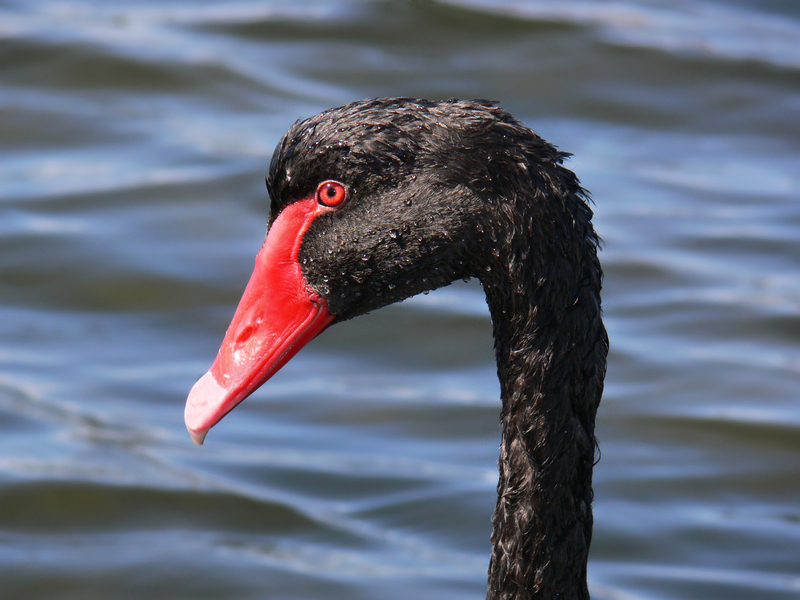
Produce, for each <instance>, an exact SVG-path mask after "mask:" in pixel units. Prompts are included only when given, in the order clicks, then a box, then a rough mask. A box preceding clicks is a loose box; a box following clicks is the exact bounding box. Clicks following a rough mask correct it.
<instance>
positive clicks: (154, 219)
mask: <svg viewBox="0 0 800 600" xmlns="http://www.w3.org/2000/svg"><path fill="white" fill-rule="evenodd" d="M384 95H410V96H422V97H431V98H447V97H451V96H455V97H462V98H472V97H479V98H490V99H496V100H499V101H501V102H502V104H503V106H505V107H506V108H508V109H509V110H510V111H512V112H513V113H514V114H515V115H516V116H518V117H519V118H521V119H522V120H524V121H525V122H526V123H528V124H529V125H530V126H531V127H533V128H534V129H535V130H537V131H538V132H539V133H541V134H542V135H543V136H544V137H546V138H547V139H549V140H551V141H553V142H554V143H556V144H557V145H558V146H559V147H561V148H562V149H564V150H568V151H570V152H573V153H574V154H575V158H574V159H573V160H572V161H571V163H570V166H571V167H572V168H573V169H574V170H576V172H577V173H578V174H579V176H580V177H581V179H582V181H583V183H584V185H586V186H587V187H588V188H589V189H590V190H591V191H592V192H593V195H594V199H595V201H596V220H595V222H596V226H597V228H598V230H599V232H600V233H601V235H602V236H603V238H604V239H605V249H604V251H603V253H602V259H603V261H604V266H605V270H606V280H605V295H604V304H605V311H606V316H607V326H608V330H609V334H610V337H611V340H612V352H611V355H610V364H609V372H608V380H607V391H606V394H605V397H604V400H603V403H602V405H601V410H600V414H599V420H598V432H597V433H598V436H599V438H600V442H601V448H602V460H601V461H600V463H599V465H598V467H597V468H596V471H595V490H596V501H595V522H596V530H595V537H594V542H593V547H592V553H591V561H590V570H589V578H590V587H591V589H592V592H593V595H594V597H595V598H599V599H619V600H634V599H636V600H639V599H648V600H662V599H676V600H677V599H702V600H708V599H717V598H719V599H726V600H736V599H748V600H749V599H754V598H758V599H769V600H778V599H788V598H798V597H800V404H798V390H800V4H798V3H797V2H796V1H794V0H785V1H782V2H781V1H779V0H772V1H761V2H759V1H756V0H728V1H722V0H719V1H716V2H714V1H711V0H691V1H689V0H638V1H632V2H600V1H590V0H584V1H581V0H564V1H560V2H544V1H542V2H522V1H517V2H515V1H511V0H509V1H498V2H492V1H490V0H462V1H452V2H399V1H395V2H392V1H384V2H367V1H362V2H345V1H339V2H336V1H330V0H321V1H318V2H290V1H288V0H286V1H282V2H277V1H274V2H265V1H262V2H256V1H253V0H241V1H238V2H222V1H220V0H216V1H208V2H189V1H179V0H157V1H156V0H153V1H151V2H130V3H123V2H112V1H107V0H105V1H101V0H94V1H91V0H83V1H74V2H67V1H59V0H25V1H22V0H18V1H14V0H0V597H2V598H10V599H25V600H29V599H30V600H39V599H42V600H44V599H48V600H51V599H65V600H66V599H70V600H71V599H75V600H85V599H98V600H100V599H102V600H117V599H140V598H153V599H155V598H159V599H162V598H163V599H193V600H196V599H217V598H219V599H251V598H253V599H255V598H259V599H260V598H264V599H283V598H285V599H290V598H291V599H296V598H309V599H314V598H319V599H323V598H324V599H331V598H334V599H337V598H339V599H350V600H352V599H401V598H402V599H408V598H418V599H427V598H430V599H442V598H449V599H459V600H462V599H466V598H474V599H478V598H482V597H483V596H484V594H485V585H486V575H485V573H486V566H487V562H488V555H489V532H490V522H489V517H490V514H491V511H492V508H493V506H494V487H495V481H496V471H495V463H496V460H497V454H498V450H497V448H498V444H499V436H500V432H499V428H498V415H499V399H498V395H499V387H498V384H497V381H496V377H495V367H494V364H493V356H492V350H491V339H490V336H491V333H490V325H489V319H488V312H487V309H486V308H485V306H484V302H483V297H482V292H481V290H480V287H479V286H477V285H473V284H461V283H459V284H458V285H456V286H453V287H450V288H446V289H444V290H440V291H438V292H435V293H432V294H430V295H427V296H421V297H419V298H415V299H412V300H410V301H407V302H405V303H404V304H402V305H399V306H395V307H391V308H388V309H385V310H383V311H380V312H378V313H376V314H374V315H370V316H368V317H365V318H362V319H360V320H356V321H354V322H348V323H346V324H342V325H338V326H336V327H334V328H332V329H331V330H329V331H328V332H326V333H325V334H324V335H323V336H322V337H321V338H320V339H318V340H317V341H315V342H314V343H313V344H312V345H311V346H309V347H308V348H307V349H306V350H305V351H303V352H302V353H301V354H300V355H299V356H298V357H297V358H296V359H295V360H294V361H293V362H291V363H290V364H289V365H288V366H287V367H286V368H285V369H284V370H283V372H281V373H280V374H279V375H278V376H276V377H275V378H274V379H273V380H272V381H271V382H270V383H269V384H268V385H267V386H265V387H264V388H263V389H262V390H261V391H260V392H258V393H257V394H256V395H255V396H254V397H252V398H251V399H249V400H248V401H247V402H245V403H244V404H243V405H241V406H240V407H239V408H238V409H237V410H236V411H235V412H234V413H232V414H231V415H230V416H229V417H228V418H227V419H225V420H224V421H223V422H222V424H221V425H220V426H218V427H217V428H215V429H214V430H213V431H212V432H211V434H210V435H209V437H208V440H207V442H206V445H205V446H204V447H202V448H198V447H195V446H194V445H192V443H191V442H190V440H189V437H188V435H187V433H186V431H185V430H184V426H183V418H182V417H183V404H184V399H185V397H186V393H187V392H188V390H189V388H190V387H191V385H192V384H193V383H194V381H195V380H196V379H197V377H199V376H200V375H201V374H202V373H203V372H204V371H205V370H206V368H207V367H208V366H209V364H210V362H211V360H212V359H213V357H214V355H215V353H216V351H217V348H218V346H219V342H220V340H221V338H222V335H223V333H224V331H225V328H226V326H227V324H228V321H229V319H230V316H231V314H232V311H233V308H234V307H235V305H236V302H237V300H238V298H239V295H240V293H241V291H242V289H243V288H244V284H245V282H246V281H247V278H248V277H249V273H250V270H251V267H252V264H253V257H254V255H255V252H256V250H257V249H258V246H259V245H260V242H261V240H262V238H263V235H264V230H265V225H266V215H267V202H266V192H265V189H264V184H263V179H264V176H265V171H266V165H267V161H268V158H269V156H270V155H271V152H272V148H273V147H274V144H275V143H276V142H277V140H278V138H279V136H280V135H281V134H282V133H283V131H284V130H285V129H286V128H287V127H288V125H290V124H291V123H292V122H293V121H294V120H295V119H297V118H299V117H304V116H308V115H310V114H313V113H315V112H317V111H319V110H321V109H324V108H326V107H329V106H333V105H337V104H341V103H344V102H348V101H351V100H354V99H358V98H363V97H370V96H384Z"/></svg>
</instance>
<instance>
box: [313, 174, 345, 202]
mask: <svg viewBox="0 0 800 600" xmlns="http://www.w3.org/2000/svg"><path fill="white" fill-rule="evenodd" d="M346 198H347V189H346V188H345V187H344V186H343V185H342V184H341V183H339V182H338V181H333V180H329V181H323V182H322V183H320V184H319V187H317V202H319V203H320V204H324V205H325V206H339V205H340V204H341V203H342V202H344V201H345V199H346Z"/></svg>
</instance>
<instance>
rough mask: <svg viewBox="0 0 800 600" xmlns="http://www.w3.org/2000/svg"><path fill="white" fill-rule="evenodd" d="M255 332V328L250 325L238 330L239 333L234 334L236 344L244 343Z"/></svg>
mask: <svg viewBox="0 0 800 600" xmlns="http://www.w3.org/2000/svg"><path fill="white" fill-rule="evenodd" d="M255 332H256V328H255V327H253V326H252V325H248V326H247V327H245V328H244V329H242V330H241V331H240V332H239V335H237V336H236V344H237V345H239V346H241V345H242V344H244V343H246V342H247V340H249V339H250V338H251V337H253V334H254V333H255Z"/></svg>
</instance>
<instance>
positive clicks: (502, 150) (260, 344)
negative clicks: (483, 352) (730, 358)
mask: <svg viewBox="0 0 800 600" xmlns="http://www.w3.org/2000/svg"><path fill="white" fill-rule="evenodd" d="M567 156H568V155H567V154H565V153H563V152H559V151H557V150H556V149H555V147H553V146H551V145H550V144H548V143H547V142H546V141H544V140H543V139H542V138H540V137H539V136H537V135H536V134H535V133H533V132H532V131H531V130H530V129H528V128H527V127H525V126H524V125H522V124H521V123H520V122H518V121H517V120H515V119H514V118H513V117H512V116H511V115H509V114H508V113H507V112H505V111H503V110H502V109H500V108H498V107H496V106H495V105H494V103H491V102H485V101H456V100H449V101H446V102H431V101H427V100H415V99H409V98H398V99H377V100H367V101H361V102H355V103H353V104H349V105H347V106H342V107H339V108H333V109H330V110H327V111H325V112H323V113H321V114H319V115H317V116H314V117H311V118H309V119H306V120H304V121H298V122H297V123H295V124H294V125H293V126H292V127H291V128H290V129H289V131H288V132H287V133H286V134H285V135H284V137H283V139H282V140H281V141H280V143H279V144H278V147H277V148H276V149H275V153H274V155H273V156H272V162H271V164H270V167H269V176H268V178H267V188H268V190H269V196H270V199H271V206H270V219H269V229H268V233H267V237H266V240H265V241H264V244H263V246H262V247H261V249H260V250H259V252H258V255H257V257H256V266H255V270H254V272H253V275H252V277H251V279H250V282H249V283H248V285H247V288H246V289H245V291H244V295H243V297H242V299H241V301H240V303H239V306H238V308H237V309H236V313H235V315H234V316H233V320H232V322H231V324H230V327H229V328H228V331H227V333H226V334H225V338H224V340H223V342H222V347H221V348H220V351H219V354H218V355H217V358H216V360H215V361H214V363H213V365H212V367H211V368H210V370H209V371H208V373H206V374H205V375H204V376H203V377H202V378H201V379H200V380H199V381H198V382H197V383H196V384H195V386H194V388H192V391H191V393H190V394H189V398H188V400H187V402H186V413H185V418H186V426H187V427H188V429H189V432H190V434H191V436H192V439H193V440H194V441H195V442H196V443H198V444H202V443H203V439H204V438H205V435H206V433H207V432H208V430H209V429H210V428H211V427H212V426H214V425H215V424H216V423H217V422H218V421H219V420H220V419H221V418H222V417H223V416H225V414H227V413H228V412H229V411H230V410H232V409H233V408H234V407H235V406H236V405H237V404H238V403H239V402H241V401H242V400H244V398H246V397H247V396H248V395H250V394H251V393H252V392H253V391H254V390H255V389H257V388H258V387H259V386H260V385H261V384H263V383H264V382H265V381H266V380H267V379H269V378H270V377H271V376H272V375H273V374H274V373H275V372H276V371H277V370H278V369H280V368H281V367H282V366H283V365H284V364H286V362H287V361H288V360H289V359H290V358H291V357H292V356H294V355H295V353H297V352H298V350H300V348H301V347H303V346H304V345H305V344H306V343H308V342H309V341H310V340H311V339H313V338H314V337H315V336H317V335H318V334H319V333H320V332H322V330H324V329H325V328H326V327H328V326H329V325H331V324H332V323H335V322H338V321H344V320H346V319H351V318H353V317H356V316H358V315H362V314H364V313H366V312H368V311H371V310H375V309H377V308H381V307H382V306H386V305H388V304H390V303H392V302H397V301H399V300H402V299H404V298H408V297H409V296H412V295H414V294H417V293H419V292H424V291H426V290H432V289H435V288H439V287H441V286H444V285H447V284H449V283H451V282H452V281H454V280H456V279H464V278H470V277H477V278H478V279H479V280H480V281H481V282H482V284H483V288H484V291H485V293H486V300H487V302H488V305H489V309H490V313H491V318H492V326H493V331H494V339H495V351H496V357H497V371H498V376H499V378H500V383H501V394H502V413H501V422H502V428H503V434H502V442H501V449H500V460H499V469H500V479H499V482H498V485H497V506H496V508H495V511H494V516H493V518H492V523H493V533H492V547H493V549H492V556H491V561H490V564H489V591H488V594H487V598H490V599H500V598H502V599H512V598H513V599H523V598H540V599H548V600H552V599H555V598H562V599H566V600H571V599H575V598H581V599H585V598H588V597H589V592H588V588H587V583H586V563H587V556H588V552H589V543H590V541H591V536H592V508H591V502H592V468H593V466H594V462H595V443H596V442H595V437H594V425H595V414H596V412H597V407H598V404H599V402H600V396H601V395H602V391H603V379H604V377H605V370H606V355H607V353H608V338H607V336H606V332H605V328H604V326H603V321H602V315H601V308H600V287H601V280H602V270H601V268H600V263H599V261H598V258H597V249H598V237H597V235H596V234H595V231H594V229H593V227H592V223H591V218H592V211H591V210H590V209H589V207H588V205H587V194H586V192H585V190H583V188H582V187H581V186H580V184H579V182H578V179H577V178H576V177H575V175H574V174H573V173H572V172H571V171H569V170H567V169H566V168H565V167H564V166H562V162H563V160H564V158H565V157H567Z"/></svg>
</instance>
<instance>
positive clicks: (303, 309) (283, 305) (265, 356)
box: [184, 197, 335, 444]
mask: <svg viewBox="0 0 800 600" xmlns="http://www.w3.org/2000/svg"><path fill="white" fill-rule="evenodd" d="M325 210H329V209H327V208H326V207H323V206H321V205H319V204H318V203H317V201H316V199H315V198H313V197H311V198H307V199H304V200H301V201H299V202H295V203H294V204H291V205H289V206H288V207H286V208H285V209H284V210H283V211H282V212H281V214H280V215H279V216H278V218H277V219H275V221H274V223H273V224H272V226H271V227H270V230H269V233H268V235H267V239H266V240H265V241H264V245H263V246H262V247H261V250H259V252H258V255H257V256H256V266H255V269H254V271H253V275H252V276H251V277H250V282H249V283H248V284H247V288H246V289H245V291H244V294H243V295H242V299H241V300H240V301H239V306H238V308H237V309H236V313H235V314H234V315H233V320H232V321H231V324H230V326H229V327H228V331H227V333H226V334H225V338H224V340H223V341H222V346H221V347H220V349H219V353H218V354H217V358H216V360H215V361H214V364H213V365H211V368H210V369H209V370H208V372H207V373H206V374H205V375H203V377H201V378H200V380H199V381H198V382H197V383H196V384H195V385H194V387H193V388H192V391H191V392H189V397H188V398H187V400H186V411H185V413H184V418H185V420H186V428H187V429H188V430H189V435H191V436H192V440H193V441H194V442H195V443H196V444H202V443H203V440H204V439H205V437H206V434H207V433H208V430H209V429H211V428H212V427H213V426H214V425H216V424H217V423H218V422H219V421H220V420H221V419H222V417H224V416H225V415H226V414H228V413H229V412H230V411H231V410H233V409H234V407H236V405H237V404H239V403H240V402H241V401H242V400H244V399H245V398H247V396H249V395H250V394H252V393H253V392H254V391H255V390H257V389H258V388H259V387H260V386H261V385H262V384H263V383H264V382H265V381H267V380H268V379H269V378H270V377H272V376H273V375H274V374H275V373H276V372H277V371H278V369H280V368H281V367H282V366H283V365H285V364H286V363H287V362H288V361H289V359H290V358H292V357H293V356H294V355H295V354H297V352H298V351H299V350H300V349H301V348H302V347H303V346H305V345H306V344H307V343H308V342H310V341H311V340H312V339H314V338H315V337H316V336H317V335H319V334H320V333H321V332H322V331H323V330H324V329H325V328H326V327H327V326H328V325H330V324H331V322H332V321H333V320H334V318H335V315H331V314H330V313H329V312H328V306H327V303H326V301H325V299H324V298H322V297H321V296H319V294H317V293H315V292H314V291H312V290H310V289H309V287H308V284H307V282H306V280H305V277H303V273H302V271H301V269H300V263H299V261H298V253H299V251H300V244H301V242H302V239H303V235H304V234H305V232H306V231H307V230H308V227H309V226H310V225H311V222H312V221H313V220H314V218H315V217H316V216H317V215H318V214H320V213H321V212H323V211H325Z"/></svg>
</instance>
